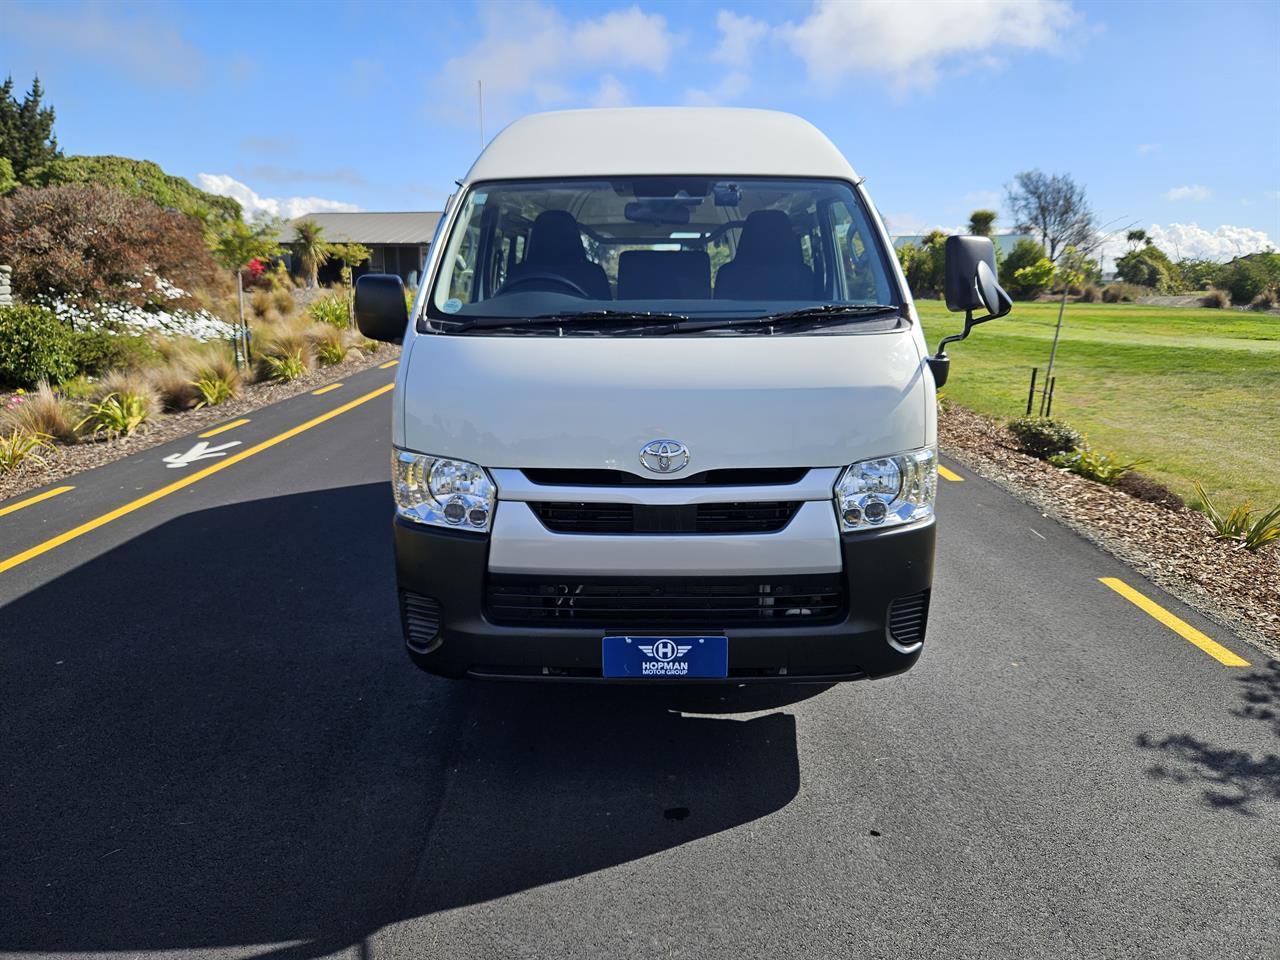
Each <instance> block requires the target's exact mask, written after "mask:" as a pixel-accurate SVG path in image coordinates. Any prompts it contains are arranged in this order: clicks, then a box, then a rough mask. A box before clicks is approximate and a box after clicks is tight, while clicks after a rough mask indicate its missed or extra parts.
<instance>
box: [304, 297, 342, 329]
mask: <svg viewBox="0 0 1280 960" xmlns="http://www.w3.org/2000/svg"><path fill="white" fill-rule="evenodd" d="M307 315H308V316H310V317H311V319H312V320H314V321H315V322H316V323H326V324H328V325H329V326H331V327H340V328H343V329H345V328H346V327H349V326H350V325H351V324H350V314H349V313H348V308H347V298H346V297H345V296H342V295H340V294H339V295H335V296H330V297H321V298H319V299H318V300H315V301H314V302H312V304H311V306H310V307H308V308H307Z"/></svg>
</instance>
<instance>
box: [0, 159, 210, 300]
mask: <svg viewBox="0 0 1280 960" xmlns="http://www.w3.org/2000/svg"><path fill="white" fill-rule="evenodd" d="M0 263H10V264H12V265H13V289H14V292H15V293H16V294H17V295H18V296H20V297H23V298H24V299H27V300H34V299H36V298H37V297H45V298H49V299H51V300H58V301H63V302H66V303H73V304H83V305H87V304H96V303H127V304H132V305H134V306H144V305H146V304H160V305H164V306H167V307H182V306H186V305H187V304H186V303H184V302H182V299H178V300H172V299H170V298H169V297H167V296H166V294H165V291H164V290H163V289H162V288H161V286H160V282H159V278H160V277H163V278H164V279H165V280H166V281H168V282H169V283H171V284H176V286H177V287H179V288H182V289H184V290H194V289H197V288H201V287H208V286H210V285H212V284H214V283H216V282H217V278H218V271H217V266H216V265H215V264H214V261H213V258H212V256H211V254H210V252H209V248H208V246H207V245H206V244H205V240H204V232H203V226H202V224H201V222H200V221H199V220H196V219H194V218H192V217H188V216H186V215H184V214H182V213H178V212H177V211H175V210H165V209H161V208H160V207H159V206H157V205H156V204H154V203H152V202H151V201H150V200H145V199H142V198H141V197H131V196H129V195H127V194H125V193H122V192H120V191H119V190H113V189H108V188H106V187H102V186H99V185H97V184H65V185H61V186H52V187H46V188H45V189H43V190H36V189H31V188H29V187H19V188H18V189H17V190H16V191H15V192H14V193H13V194H11V195H10V196H7V197H5V198H4V199H0Z"/></svg>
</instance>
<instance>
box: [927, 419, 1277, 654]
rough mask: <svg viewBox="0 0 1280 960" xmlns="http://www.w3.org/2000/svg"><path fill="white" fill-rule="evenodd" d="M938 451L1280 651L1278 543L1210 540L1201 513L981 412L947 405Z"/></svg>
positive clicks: (1266, 646) (1219, 619)
mask: <svg viewBox="0 0 1280 960" xmlns="http://www.w3.org/2000/svg"><path fill="white" fill-rule="evenodd" d="M938 440H939V443H940V444H941V446H942V449H943V452H945V453H947V454H948V455H950V456H952V457H954V458H955V459H956V460H958V461H960V462H961V463H963V464H965V465H966V466H968V467H969V468H970V469H972V470H973V471H974V472H975V473H977V474H978V475H979V476H981V477H984V478H986V479H987V480H990V481H991V482H993V483H995V484H996V485H997V486H999V487H1002V488H1003V489H1005V490H1007V491H1008V492H1009V493H1011V494H1013V495H1014V496H1016V497H1017V498H1018V499H1020V500H1024V501H1026V502H1028V503H1030V504H1032V505H1034V506H1036V507H1037V508H1039V509H1040V510H1041V511H1042V512H1043V513H1044V515H1045V516H1047V517H1051V518H1053V519H1054V520H1057V521H1058V522H1060V523H1062V524H1064V525H1065V526H1067V527H1070V528H1071V529H1072V530H1075V531H1076V532H1077V533H1079V534H1081V535H1082V536H1084V537H1085V538H1086V539H1088V540H1091V541H1092V542H1093V543H1095V544H1097V545H1098V546H1099V547H1101V548H1102V549H1103V550H1106V551H1107V552H1108V553H1110V554H1112V555H1113V556H1115V557H1117V558H1119V559H1120V560H1122V561H1124V562H1125V563H1127V564H1129V565H1130V566H1131V567H1133V568H1134V569H1135V570H1137V571H1138V572H1139V573H1141V574H1142V575H1143V576H1145V577H1147V578H1148V579H1150V580H1151V581H1152V582H1153V583H1156V584H1159V585H1160V586H1161V587H1162V588H1164V589H1165V590H1167V591H1168V592H1169V593H1171V594H1173V595H1174V596H1175V597H1177V598H1178V599H1179V600H1181V601H1182V602H1183V603H1185V604H1187V605H1188V606H1189V607H1191V608H1193V609H1195V610H1198V611H1200V612H1201V613H1203V614H1204V615H1205V616H1207V617H1208V618H1209V619H1211V620H1213V621H1215V622H1216V623H1219V624H1221V625H1222V626H1223V627H1226V628H1227V629H1229V630H1231V631H1233V632H1234V633H1236V634H1238V635H1239V636H1241V637H1243V638H1244V639H1245V640H1247V641H1249V642H1251V643H1253V644H1254V645H1256V646H1258V647H1260V648H1261V649H1262V650H1264V651H1265V652H1266V653H1267V654H1269V655H1270V656H1273V657H1280V548H1278V547H1277V546H1276V545H1274V544H1273V545H1272V546H1270V547H1265V548H1263V549H1262V550H1258V551H1253V552H1250V551H1248V550H1243V549H1240V548H1239V547H1237V546H1236V545H1235V544H1233V543H1228V542H1224V541H1221V540H1216V539H1214V536H1213V526H1212V524H1210V522H1209V519H1208V518H1207V517H1205V516H1204V515H1203V514H1201V513H1198V512H1196V511H1194V510H1188V509H1185V508H1184V509H1177V510H1175V509H1170V508H1169V507H1167V506H1161V505H1159V504H1155V503H1147V502H1146V501H1143V500H1138V499H1135V498H1134V497H1131V496H1129V495H1128V494H1126V493H1124V492H1123V491H1121V490H1117V489H1115V488H1113V487H1107V486H1104V485H1102V484H1099V483H1094V482H1093V481H1092V480H1086V479H1085V478H1084V477H1079V476H1076V475H1075V474H1073V473H1069V472H1068V471H1066V470H1062V469H1060V468H1058V467H1054V466H1052V465H1051V464H1048V463H1045V462H1043V461H1041V460H1037V459H1035V458H1034V457H1030V456H1027V455H1026V454H1024V453H1021V452H1019V451H1018V450H1017V449H1016V447H1015V442H1014V439H1013V437H1012V436H1011V435H1010V434H1009V432H1008V431H1007V430H1006V429H1005V428H1004V427H1003V426H1001V425H999V424H997V423H995V422H993V421H991V420H988V419H987V418H986V417H983V416H980V415H979V414H976V413H973V412H972V411H970V410H965V409H963V408H960V407H956V406H954V405H951V406H950V407H949V408H948V409H947V411H946V412H945V413H943V414H941V415H940V416H939V418H938Z"/></svg>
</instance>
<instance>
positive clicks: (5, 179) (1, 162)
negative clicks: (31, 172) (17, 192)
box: [0, 157, 18, 197]
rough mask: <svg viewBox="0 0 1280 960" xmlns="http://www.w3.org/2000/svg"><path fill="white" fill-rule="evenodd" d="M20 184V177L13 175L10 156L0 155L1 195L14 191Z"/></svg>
mask: <svg viewBox="0 0 1280 960" xmlns="http://www.w3.org/2000/svg"><path fill="white" fill-rule="evenodd" d="M17 185H18V178H17V177H15V176H14V175H13V164H12V163H10V162H9V158H8V157H0V197H4V196H8V195H9V194H11V193H13V189H14V187H16V186H17Z"/></svg>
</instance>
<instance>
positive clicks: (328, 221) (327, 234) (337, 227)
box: [281, 210, 440, 244]
mask: <svg viewBox="0 0 1280 960" xmlns="http://www.w3.org/2000/svg"><path fill="white" fill-rule="evenodd" d="M439 219H440V212H439V211H438V210H423V211H419V212H404V213H376V212H368V213H365V212H361V213H308V214H307V215H306V216H302V217H294V218H293V219H292V220H290V221H289V222H288V223H287V224H285V227H284V230H282V231H281V241H282V242H284V243H288V242H289V241H290V240H292V239H293V225H294V224H296V223H298V222H299V221H302V220H311V221H314V222H315V223H318V224H319V225H320V226H321V227H322V228H323V229H324V239H325V240H329V241H331V242H333V243H364V244H370V243H404V244H415V243H417V244H424V243H430V242H431V238H432V237H433V236H435V233H436V223H437V221H439Z"/></svg>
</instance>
